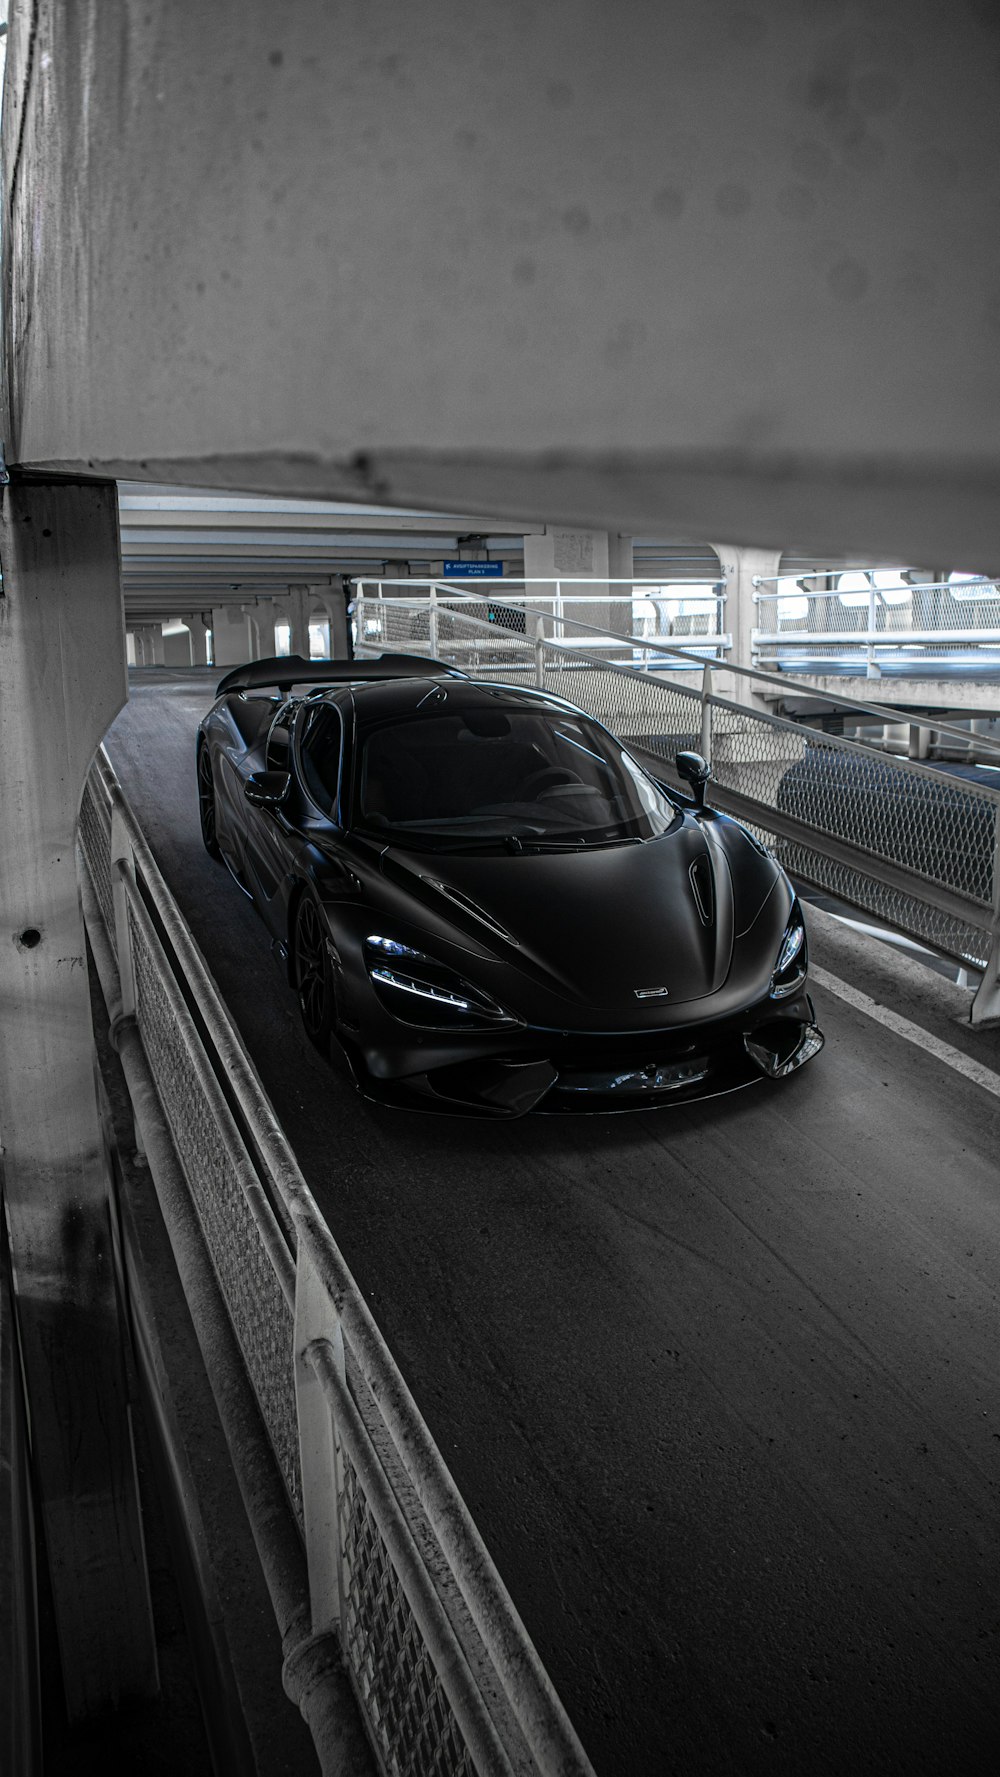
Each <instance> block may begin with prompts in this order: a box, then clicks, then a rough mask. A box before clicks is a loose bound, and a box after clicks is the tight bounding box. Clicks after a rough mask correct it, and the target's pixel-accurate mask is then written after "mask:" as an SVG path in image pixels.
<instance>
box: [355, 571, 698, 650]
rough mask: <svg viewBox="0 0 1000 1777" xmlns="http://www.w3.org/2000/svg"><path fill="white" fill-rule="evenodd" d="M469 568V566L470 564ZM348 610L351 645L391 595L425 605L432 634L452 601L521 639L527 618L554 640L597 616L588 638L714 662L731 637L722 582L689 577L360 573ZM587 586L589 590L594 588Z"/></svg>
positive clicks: (360, 642) (360, 640) (358, 642)
mask: <svg viewBox="0 0 1000 1777" xmlns="http://www.w3.org/2000/svg"><path fill="white" fill-rule="evenodd" d="M471 565H473V566H474V565H475V564H471ZM354 586H355V589H356V598H357V604H356V610H357V612H358V613H359V614H360V615H359V617H358V621H359V623H360V624H361V630H360V631H359V633H358V634H357V635H356V637H355V644H356V646H363V645H364V643H365V641H366V637H365V636H364V634H363V627H364V612H365V607H366V605H367V606H368V608H369V609H370V608H371V606H372V602H373V601H375V602H377V601H379V600H382V599H387V598H388V599H392V598H395V597H397V596H402V597H404V598H412V597H413V596H414V595H415V594H416V595H418V596H419V597H420V599H421V600H422V601H424V602H425V603H426V604H427V607H428V611H429V613H430V622H431V626H432V628H433V624H434V613H435V611H436V608H437V606H438V604H439V603H440V604H441V605H442V606H444V608H445V609H447V607H448V606H449V604H454V603H455V601H456V600H458V601H460V602H461V603H462V604H467V605H472V606H473V607H476V609H475V610H474V611H473V614H474V615H476V614H478V615H480V616H482V618H483V619H484V621H486V622H488V623H491V624H493V625H494V626H495V627H497V628H499V629H504V628H514V629H517V628H518V627H520V630H521V633H522V634H523V633H524V630H525V624H526V623H527V624H528V625H529V626H530V624H531V620H532V618H533V617H535V616H545V617H547V618H548V619H549V620H550V626H551V628H552V632H553V633H554V634H555V635H561V634H562V626H563V623H564V622H566V623H569V624H572V623H573V622H574V620H575V627H576V629H577V631H579V628H580V620H581V618H582V619H583V620H584V621H586V618H589V617H598V616H599V617H600V619H601V622H600V624H599V626H596V627H595V635H601V636H604V637H607V636H608V635H609V634H612V635H615V634H617V635H619V636H630V637H637V638H639V639H640V640H644V641H648V642H650V643H651V644H652V645H654V646H657V645H659V644H660V643H671V642H674V641H682V642H684V643H685V645H686V646H688V647H692V648H694V649H696V650H697V652H698V654H699V655H704V656H705V658H711V659H722V658H724V656H725V655H726V654H728V653H729V651H730V649H731V648H732V645H733V638H732V636H731V635H730V634H729V633H728V631H727V630H726V629H725V627H724V625H725V614H726V591H725V582H724V581H723V580H689V579H670V580H664V579H663V578H662V577H661V578H660V579H656V580H652V579H639V580H637V579H635V578H632V579H620V578H618V579H616V578H610V579H605V578H604V577H603V576H602V577H601V578H600V579H599V580H598V579H596V578H595V576H593V575H591V576H589V577H588V578H587V579H580V580H575V579H573V578H572V577H571V576H569V575H563V576H561V577H560V578H558V579H544V578H532V579H530V580H519V579H513V578H508V577H507V576H503V577H498V578H496V579H487V580H484V579H482V578H478V577H475V576H470V578H469V579H468V580H467V581H462V580H461V579H449V580H446V581H440V580H418V579H410V578H409V576H408V577H407V578H406V579H405V580H398V579H396V580H377V579H369V578H368V577H367V576H365V575H362V576H360V577H358V578H357V579H356V580H355V581H354ZM595 587H596V588H597V590H595Z"/></svg>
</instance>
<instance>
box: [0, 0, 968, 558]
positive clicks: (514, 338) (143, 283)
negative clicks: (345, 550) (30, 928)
mask: <svg viewBox="0 0 1000 1777" xmlns="http://www.w3.org/2000/svg"><path fill="white" fill-rule="evenodd" d="M998 55H1000V33H998V15H997V13H996V10H995V8H994V7H992V6H990V5H989V4H988V3H987V0H975V3H973V0H969V3H967V4H963V5H961V6H960V7H958V8H957V9H952V10H951V11H949V12H948V13H947V14H946V13H945V12H943V11H942V9H941V7H940V6H939V5H938V4H937V3H936V0H885V3H884V4H883V5H881V6H880V7H879V8H878V9H877V10H876V11H875V12H873V11H872V8H871V7H870V6H869V5H867V4H865V0H811V3H809V4H805V3H804V0H772V3H771V4H768V5H767V6H764V5H762V4H757V5H751V6H748V7H736V6H733V5H731V4H728V3H723V0H708V3H706V0H676V3H675V4H673V5H671V6H664V5H663V4H662V3H661V0H631V3H630V4H628V5H626V6H618V7H613V8H612V7H609V6H608V5H606V4H605V3H604V0H516V3H513V4H505V5H497V4H495V0H494V3H487V0H462V3H459V0H427V3H426V4H422V5H420V6H412V5H403V4H394V5H386V6H380V7H372V6H370V5H366V4H362V0H346V3H345V4H343V5H340V6H337V7H331V6H328V5H326V4H325V3H324V0H296V4H294V5H291V6H285V7H283V8H277V9H276V8H275V7H274V6H273V5H272V4H270V3H269V0H217V3H216V4H213V5H212V6H208V7H206V6H205V5H203V4H201V0H177V3H176V4H174V5H171V6H170V7H169V8H164V7H149V6H147V5H145V4H142V3H140V0H111V3H109V4H105V5H101V6H96V5H91V6H80V5H77V4H71V3H69V0H37V4H34V5H28V4H27V3H26V0H20V3H19V4H18V5H17V6H16V8H15V11H14V16H13V29H12V45H11V57H10V62H9V74H8V87H7V100H6V107H5V120H4V158H5V168H6V180H7V201H8V207H9V218H8V226H7V228H6V229H5V237H6V244H7V248H8V268H7V275H8V279H9V285H10V302H9V328H10V342H9V344H10V358H9V361H10V381H11V418H10V423H9V425H8V426H7V427H6V428H5V436H6V438H7V441H8V452H9V454H10V455H11V456H12V458H13V459H14V460H16V461H18V462H20V463H24V464H46V465H60V464H61V465H70V466H72V467H73V468H75V469H79V468H82V467H86V466H87V465H98V466H100V467H101V468H102V470H103V471H104V472H106V473H108V472H110V473H122V474H131V475H137V476H144V475H150V476H157V477H160V478H173V479H175V480H176V479H179V478H181V477H184V478H186V479H188V480H192V481H199V482H202V483H206V482H210V483H214V484H215V485H242V486H246V487H262V488H275V489H277V488H281V487H286V488H296V489H298V490H300V491H302V492H307V491H314V492H315V491H321V492H324V493H337V492H344V493H348V494H350V493H357V492H363V493H364V496H365V497H373V496H374V497H380V498H382V499H386V500H388V499H399V500H403V501H410V500H412V501H416V502H420V503H422V502H425V501H426V502H430V503H431V504H438V505H440V504H442V503H450V504H453V505H456V506H458V507H461V506H469V505H471V506H474V507H481V506H482V503H483V501H484V500H487V503H488V504H489V506H490V507H491V508H492V509H494V510H496V511H506V512H517V513H520V514H522V515H523V516H525V517H530V516H533V515H534V516H537V517H541V518H545V519H547V520H565V521H567V522H574V523H577V524H580V525H583V526H586V525H601V524H608V525H609V526H610V527H611V528H617V529H621V530H627V531H639V532H642V531H643V530H647V529H648V528H649V527H650V526H654V527H655V526H656V525H658V524H662V523H663V522H664V521H667V522H669V523H670V524H671V526H672V527H673V528H674V529H675V530H677V531H678V532H680V531H685V532H686V533H687V534H689V535H707V534H714V535H718V534H728V535H730V536H739V537H742V538H744V539H746V541H748V542H757V543H761V544H765V545H774V546H780V545H782V544H784V543H785V542H786V541H787V540H788V539H796V540H800V541H802V542H809V543H812V544H814V545H815V546H816V547H818V548H835V547H841V548H842V547H845V546H858V547H868V548H871V549H875V550H888V551H889V552H890V553H891V552H893V551H899V550H902V551H903V553H904V554H905V555H906V556H907V558H912V557H913V556H914V555H915V554H916V555H919V554H924V555H927V556H929V557H934V558H935V559H937V558H940V559H945V558H947V557H949V556H953V557H954V558H955V559H958V558H959V557H960V558H961V560H962V562H963V564H968V565H970V566H972V567H978V568H997V567H998V566H1000V520H998V518H997V510H998V502H997V499H996V492H997V482H998V469H1000V447H998V438H997V427H996V414H997V412H998V411H1000V351H998V343H1000V331H998V329H1000V242H998V237H997V231H996V228H995V226H994V218H995V215H996V208H997V196H998V185H1000V153H998V146H1000V143H998V133H1000V108H998V106H997V103H996V92H997V78H998V73H997V60H998Z"/></svg>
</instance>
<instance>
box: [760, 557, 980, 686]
mask: <svg viewBox="0 0 1000 1777" xmlns="http://www.w3.org/2000/svg"><path fill="white" fill-rule="evenodd" d="M877 573H878V579H876V574H877ZM841 578H842V576H841V575H840V574H839V573H837V572H826V573H821V574H820V573H817V574H803V575H801V576H799V577H798V578H796V579H794V580H793V579H792V577H791V576H789V575H775V576H771V577H770V578H755V580H754V593H753V598H754V603H755V605H756V606H757V612H758V622H757V625H756V626H755V627H754V629H753V631H752V636H751V642H752V648H753V659H754V663H755V664H761V665H766V664H775V665H781V664H783V663H785V662H790V663H794V664H795V665H796V666H798V668H799V670H802V660H803V657H805V656H808V657H809V658H810V664H811V665H812V664H813V663H814V670H818V671H821V670H822V666H823V663H824V662H828V663H829V664H830V665H845V664H847V665H851V664H854V665H860V666H863V668H864V670H865V673H866V676H867V677H869V678H878V677H879V676H880V673H881V666H882V664H888V663H890V662H892V663H893V664H894V665H896V666H899V665H900V664H902V663H903V662H905V663H907V664H911V663H912V665H913V666H914V668H915V669H916V670H931V671H932V670H933V669H934V668H937V669H940V668H942V667H952V668H954V667H955V666H956V665H957V664H961V665H963V666H965V667H966V668H967V669H968V668H972V669H974V668H975V667H976V666H980V667H982V668H983V669H984V670H985V669H987V668H989V667H992V666H995V665H996V663H997V662H998V661H1000V582H998V581H996V580H991V579H988V578H986V577H984V578H983V579H981V580H972V579H966V580H958V581H954V580H949V581H928V582H923V581H907V580H906V579H904V578H903V577H902V575H900V576H898V577H897V576H895V575H886V574H884V573H882V572H881V571H878V570H858V571H857V573H856V574H852V575H851V578H852V579H855V578H856V579H861V580H864V581H867V585H863V586H862V587H860V588H853V589H852V590H849V591H844V590H841V589H840V588H839V587H838V586H837V585H836V584H830V582H836V581H838V580H840V579H841ZM817 580H823V581H824V582H826V583H827V584H824V585H823V586H817V585H815V584H813V582H815V581H817ZM882 580H884V581H890V580H891V581H892V582H893V584H892V585H889V584H885V585H883V584H880V583H879V582H880V581H882Z"/></svg>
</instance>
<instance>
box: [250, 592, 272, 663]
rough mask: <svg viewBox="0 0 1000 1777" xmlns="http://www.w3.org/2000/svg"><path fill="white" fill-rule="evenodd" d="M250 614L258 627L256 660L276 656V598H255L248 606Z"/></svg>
mask: <svg viewBox="0 0 1000 1777" xmlns="http://www.w3.org/2000/svg"><path fill="white" fill-rule="evenodd" d="M247 610H248V615H249V616H250V618H251V622H252V624H253V626H254V627H255V629H256V632H257V633H256V638H255V640H256V653H255V654H254V659H255V660H271V659H273V657H274V648H275V642H274V600H273V599H271V598H260V599H255V600H254V603H253V605H252V607H251V606H248V607H247Z"/></svg>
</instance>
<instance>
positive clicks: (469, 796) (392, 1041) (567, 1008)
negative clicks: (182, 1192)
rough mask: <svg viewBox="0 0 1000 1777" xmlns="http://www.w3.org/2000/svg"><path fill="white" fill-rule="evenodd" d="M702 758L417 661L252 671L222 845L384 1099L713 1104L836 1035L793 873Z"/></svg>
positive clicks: (221, 813)
mask: <svg viewBox="0 0 1000 1777" xmlns="http://www.w3.org/2000/svg"><path fill="white" fill-rule="evenodd" d="M317 681H319V682H317ZM293 688H295V690H294V694H293ZM677 765H678V770H679V773H680V775H681V776H682V777H684V778H685V779H686V780H687V781H688V784H689V787H690V790H691V794H690V795H684V794H682V793H680V792H679V791H677V790H674V789H671V788H669V787H668V786H667V785H666V784H664V783H661V782H660V781H659V780H658V779H656V778H654V777H652V776H651V775H650V773H649V772H648V771H647V770H646V769H644V768H643V767H642V766H641V765H640V764H638V763H637V761H636V760H635V759H634V758H633V757H632V756H631V755H630V754H629V753H628V751H626V749H625V748H624V747H623V746H622V745H621V744H620V743H619V742H618V741H617V740H615V738H614V736H613V735H612V734H610V733H609V731H608V730H607V729H606V728H604V727H602V725H601V724H600V723H599V722H596V721H594V720H593V718H591V717H590V716H587V715H585V714H584V713H583V711H581V710H579V709H577V708H575V707H574V706H573V705H572V704H569V703H564V702H563V701H562V700H561V699H559V698H557V697H553V696H551V695H549V694H547V693H544V692H541V691H532V690H525V689H519V688H515V687H513V686H510V685H497V684H492V683H484V682H481V681H476V680H473V679H470V678H467V677H466V676H465V675H464V674H462V673H460V672H458V671H456V670H454V669H450V668H449V667H447V666H444V665H442V664H441V663H440V662H438V661H428V660H426V659H418V658H416V657H409V656H406V655H383V656H382V657H381V658H380V659H376V660H370V661H361V662H346V661H345V662H343V663H334V664H333V665H330V664H328V663H326V664H323V665H320V664H319V663H317V662H312V663H310V662H308V661H305V660H301V659H298V658H296V657H293V658H292V659H283V660H267V661H257V662H255V663H253V664H252V665H249V666H247V667H241V668H238V669H236V670H235V671H234V672H231V673H229V674H227V676H226V677H225V678H224V679H223V680H222V682H221V683H220V685H219V688H218V697H217V701H216V702H215V703H214V704H213V706H212V708H211V710H210V711H209V712H208V714H207V715H206V717H205V718H204V720H203V722H202V723H201V726H200V729H199V733H198V750H197V771H198V792H199V799H200V806H201V825H202V834H203V837H204V841H205V844H206V846H207V847H208V850H209V851H210V852H211V853H212V855H213V856H216V857H220V856H221V857H222V858H224V859H225V862H226V863H227V865H228V866H229V869H230V870H231V872H232V874H233V876H234V877H235V878H236V881H237V882H238V884H239V885H240V887H241V889H242V890H243V891H244V893H245V894H247V895H248V896H249V897H250V898H251V900H252V901H253V903H254V905H255V907H256V908H257V910H258V912H259V913H260V915H261V917H262V918H263V920H264V923H265V925H266V926H267V927H268V930H269V931H270V933H271V938H272V948H273V950H274V952H275V954H276V955H277V957H278V958H279V960H280V962H281V964H282V965H283V966H284V967H286V968H287V971H288V976H289V980H290V982H291V985H292V986H293V988H294V989H295V991H296V993H297V994H298V999H299V1006H300V1008H301V1013H302V1019H303V1022H304V1024H305V1028H306V1031H307V1032H308V1035H309V1036H310V1037H311V1039H312V1040H313V1042H315V1043H317V1044H318V1045H320V1047H323V1048H325V1047H326V1046H327V1045H328V1043H329V1041H330V1039H331V1037H332V1038H334V1039H336V1041H337V1042H338V1043H339V1044H340V1046H341V1047H342V1049H343V1051H344V1053H345V1055H346V1056H347V1058H348V1061H349V1063H350V1065H351V1068H352V1070H353V1073H354V1077H355V1079H356V1081H357V1082H358V1084H359V1085H360V1086H361V1087H362V1088H363V1090H364V1091H365V1092H366V1093H368V1094H369V1095H370V1096H373V1097H376V1098H379V1099H382V1100H384V1101H389V1102H392V1103H395V1104H409V1105H410V1106H414V1107H415V1106H418V1105H419V1106H422V1107H423V1108H425V1109H427V1108H431V1107H436V1108H437V1109H442V1110H443V1109H451V1110H461V1111H465V1112H477V1113H480V1114H487V1115H490V1114H491V1115H494V1116H507V1117H511V1116H519V1115H521V1114H522V1113H524V1112H525V1111H529V1110H532V1109H535V1108H538V1109H539V1110H546V1111H549V1110H553V1111H555V1110H559V1111H565V1110H570V1111H573V1110H601V1111H606V1110H625V1109H638V1108H648V1107H652V1106H655V1105H662V1104H665V1103H669V1102H676V1101H677V1100H682V1099H689V1098H698V1097H705V1096H709V1095H711V1094H713V1093H718V1092H724V1091H728V1090H731V1089H732V1088H734V1087H736V1086H741V1085H746V1084H749V1082H750V1081H751V1080H753V1079H759V1078H761V1077H762V1076H764V1075H769V1076H771V1077H772V1078H779V1077H781V1076H782V1075H784V1074H788V1073H791V1072H793V1070H794V1069H796V1068H798V1067H800V1066H801V1065H802V1064H803V1062H805V1061H808V1059H809V1058H810V1056H812V1055H815V1054H816V1053H817V1051H818V1050H819V1049H820V1048H821V1047H822V1044H823V1038H822V1036H821V1035H820V1033H819V1031H818V1030H817V1028H816V1024H815V1021H814V1015H813V1008H812V1004H811V1002H810V1000H809V998H808V995H807V993H806V990H805V981H806V936H805V927H804V925H803V919H802V912H801V909H800V907H799V904H798V901H797V900H796V897H795V894H794V891H793V889H792V887H791V885H790V883H789V881H788V878H787V877H786V876H785V874H784V872H783V871H782V870H781V869H780V867H779V866H778V865H777V864H776V863H775V861H774V860H773V858H772V857H771V856H770V854H769V852H767V851H766V850H765V849H764V847H763V846H761V845H760V844H759V843H758V842H757V840H756V839H755V838H754V837H753V836H752V835H751V834H749V833H748V832H747V831H746V830H745V828H743V827H741V826H740V825H739V823H738V822H736V821H734V820H731V819H729V818H728V817H727V816H725V815H722V814H719V813H718V812H716V811H715V810H713V809H710V808H707V807H705V805H704V796H705V781H706V779H707V777H708V775H709V774H708V767H707V766H706V765H705V762H704V761H703V760H702V759H700V758H699V756H698V755H697V754H695V753H681V754H678V757H677Z"/></svg>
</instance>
